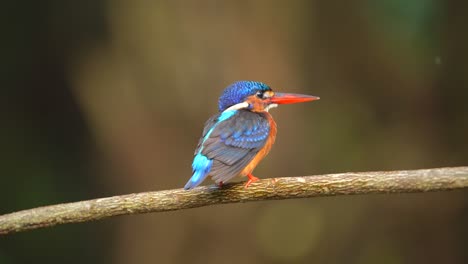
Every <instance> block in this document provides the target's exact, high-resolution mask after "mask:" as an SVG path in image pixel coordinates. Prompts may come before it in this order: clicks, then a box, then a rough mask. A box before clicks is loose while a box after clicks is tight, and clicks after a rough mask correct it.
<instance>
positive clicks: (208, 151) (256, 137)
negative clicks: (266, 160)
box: [185, 110, 270, 189]
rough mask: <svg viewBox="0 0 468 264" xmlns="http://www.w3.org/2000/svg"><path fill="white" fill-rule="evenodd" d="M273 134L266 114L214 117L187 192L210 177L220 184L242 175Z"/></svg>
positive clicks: (235, 113) (199, 148)
mask: <svg viewBox="0 0 468 264" xmlns="http://www.w3.org/2000/svg"><path fill="white" fill-rule="evenodd" d="M269 133H270V124H269V122H268V119H267V118H266V117H265V116H264V115H263V114H262V113H254V112H250V111H247V110H236V111H231V112H230V113H226V112H223V113H221V114H218V115H215V116H213V117H212V118H210V119H209V120H208V121H207V122H206V124H205V129H204V131H203V135H202V137H201V138H200V141H199V143H198V146H197V149H196V150H195V158H194V160H193V163H192V169H193V176H192V178H191V179H190V180H189V181H188V182H187V184H186V185H185V189H191V188H194V187H196V186H197V185H199V184H200V183H201V182H202V181H203V180H204V179H205V178H206V177H207V176H208V175H210V176H211V177H212V179H213V180H214V181H215V182H216V183H219V182H223V183H225V182H227V181H229V180H230V179H231V178H233V177H235V176H237V175H239V173H240V172H241V171H242V170H243V169H244V168H245V167H246V166H247V165H248V164H249V163H250V162H251V161H252V159H253V158H254V157H255V156H256V154H257V153H258V152H259V151H260V150H261V149H262V147H263V146H264V145H265V143H266V141H267V139H268V135H269Z"/></svg>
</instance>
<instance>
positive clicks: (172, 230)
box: [0, 0, 468, 264]
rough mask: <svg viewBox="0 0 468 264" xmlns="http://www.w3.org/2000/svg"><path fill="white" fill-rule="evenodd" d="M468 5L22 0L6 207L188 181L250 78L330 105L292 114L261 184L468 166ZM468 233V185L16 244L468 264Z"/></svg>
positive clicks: (102, 226) (4, 140) (71, 254)
mask: <svg viewBox="0 0 468 264" xmlns="http://www.w3.org/2000/svg"><path fill="white" fill-rule="evenodd" d="M466 10H468V8H467V4H466V2H463V1H455V0H447V1H436V0H413V1H404V0H374V1H307V0H298V1H280V0H276V1H267V0H264V1H145V0H137V1H124V0H114V1H104V0H93V1H56V0H44V1H32V0H29V1H9V2H6V3H2V7H1V9H0V13H1V16H0V21H1V25H2V31H1V32H2V34H1V36H0V39H1V44H0V47H1V48H0V58H1V63H0V65H1V70H0V76H1V89H2V95H1V96H0V105H1V106H0V107H1V108H0V110H1V111H0V117H1V118H0V146H1V151H0V156H1V158H0V174H1V184H0V186H1V191H0V201H1V206H0V214H3V213H9V212H13V211H17V210H20V209H27V208H32V207H36V206H42V205H49V204H56V203H63V202H72V201H78V200H85V199H92V198H98V197H105V196H110V195H118V194H127V193H132V192H143V191H152V190H164V189H170V188H180V187H182V186H183V185H184V184H185V182H186V181H187V179H188V178H189V177H190V174H191V168H190V164H191V161H192V158H193V156H192V155H193V149H194V148H195V146H196V143H197V140H198V137H199V136H200V134H201V129H202V126H203V124H204V122H205V120H206V119H207V118H208V117H209V116H210V115H212V114H214V113H215V112H216V111H217V106H216V104H217V97H218V96H219V95H220V93H221V91H222V89H223V88H224V87H225V86H227V85H228V84H230V83H232V82H233V81H236V80H258V81H263V82H266V83H268V84H269V85H271V86H272V87H273V88H274V89H276V90H277V91H285V92H300V93H308V94H312V95H318V96H320V97H321V98H322V99H321V100H320V101H317V102H314V103H310V104H302V105H291V106H284V107H280V108H279V109H274V110H272V113H273V115H274V116H275V118H276V120H277V123H278V129H279V133H278V139H277V144H276V145H275V146H274V148H273V151H272V152H271V154H270V155H269V156H268V158H267V159H265V160H264V161H263V162H262V163H261V164H260V166H259V167H258V168H257V169H256V171H255V173H256V175H257V176H259V177H263V178H266V177H280V176H299V175H312V174H321V173H334V172H345V171H368V170H397V169H419V168H431V167H443V166H458V165H468V163H467V161H468V146H467V135H468V104H467V100H468V34H467V25H468V15H467V13H468V12H466ZM206 184H211V182H209V181H207V182H206ZM467 223H468V193H467V192H466V191H454V192H444V193H428V194H404V195H368V196H352V197H331V198H316V199H305V200H290V201H272V202H259V203H249V204H234V205H221V206H212V207H206V208H199V209H191V210H184V211H177V212H170V213H157V214H147V215H137V216H124V217H117V218H112V219H109V220H105V221H100V222H93V223H83V224H74V225H65V226H58V227H54V228H50V229H44V230H36V231H31V232H25V233H20V234H15V235H11V236H7V237H1V238H0V263H2V264H11V263H69V264H72V263H122V264H123V263H364V264H366V263H369V264H370V263H395V264H400V263H467V262H468V247H467V245H468V225H467Z"/></svg>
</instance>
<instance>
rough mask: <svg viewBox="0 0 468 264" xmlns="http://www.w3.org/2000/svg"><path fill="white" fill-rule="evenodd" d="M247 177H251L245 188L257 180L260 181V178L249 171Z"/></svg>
mask: <svg viewBox="0 0 468 264" xmlns="http://www.w3.org/2000/svg"><path fill="white" fill-rule="evenodd" d="M247 177H249V180H248V181H247V183H246V184H245V186H244V188H246V189H247V188H248V187H249V185H250V184H251V183H252V182H256V181H258V180H259V179H258V178H257V177H255V176H253V175H252V173H249V174H247Z"/></svg>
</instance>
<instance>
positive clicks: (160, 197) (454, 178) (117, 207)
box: [0, 167, 468, 234]
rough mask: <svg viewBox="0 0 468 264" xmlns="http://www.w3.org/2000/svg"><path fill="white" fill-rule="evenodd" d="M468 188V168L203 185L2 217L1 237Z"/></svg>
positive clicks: (0, 219)
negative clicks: (166, 214) (156, 215)
mask: <svg viewBox="0 0 468 264" xmlns="http://www.w3.org/2000/svg"><path fill="white" fill-rule="evenodd" d="M467 187H468V167H454V168H436V169H424V170H405V171H378V172H350V173H338V174H326V175H316V176H304V177H286V178H275V179H264V180H260V181H258V182H255V183H252V184H251V185H250V187H249V188H248V189H245V188H244V186H243V183H235V184H228V185H226V186H223V188H221V189H219V188H218V187H215V186H204V187H199V188H195V189H194V190H191V191H185V190H183V189H174V190H166V191H155V192H145V193H135V194H128V195H119V196H113V197H108V198H100V199H94V200H88V201H81V202H74V203H66V204H57V205H50V206H44V207H38V208H33V209H29V210H23V211H19V212H15V213H10V214H5V215H1V216H0V234H10V233H16V232H21V231H26V230H31V229H37V228H43V227H50V226H55V225H59V224H67V223H78V222H87V221H94V220H99V219H103V218H107V217H112V216H118V215H129V214H141V213H150V212H163V211H173V210H181V209H188V208H195V207H202V206H208V205H214V204H225V203H239V202H251V201H262V200H281V199H294V198H307V197H317V196H333V195H352V194H384V193H415V192H428V191H445V190H453V189H460V188H467Z"/></svg>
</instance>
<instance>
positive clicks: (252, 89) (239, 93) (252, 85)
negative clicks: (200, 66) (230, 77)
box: [218, 81, 271, 112]
mask: <svg viewBox="0 0 468 264" xmlns="http://www.w3.org/2000/svg"><path fill="white" fill-rule="evenodd" d="M268 90H271V88H270V87H269V86H268V85H266V84H264V83H262V82H254V81H238V82H235V83H233V84H231V85H229V86H228V87H226V89H224V91H223V94H222V95H221V96H220V97H219V100H218V108H219V111H220V112H222V111H224V110H226V109H227V108H228V107H230V106H233V105H235V104H238V103H242V102H244V101H245V100H246V99H247V97H248V96H251V95H254V94H255V93H257V92H258V91H268Z"/></svg>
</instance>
